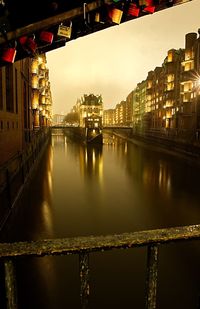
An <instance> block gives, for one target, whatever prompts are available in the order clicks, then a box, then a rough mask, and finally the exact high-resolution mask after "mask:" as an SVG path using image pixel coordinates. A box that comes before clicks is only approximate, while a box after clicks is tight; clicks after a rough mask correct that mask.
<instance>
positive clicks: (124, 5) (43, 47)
mask: <svg viewBox="0 0 200 309" xmlns="http://www.w3.org/2000/svg"><path fill="white" fill-rule="evenodd" d="M189 1H192V0H134V1H125V0H97V1H92V0H88V1H85V2H83V1H80V0H76V1H74V0H69V1H62V0H58V1H51V0H44V1H39V0H35V1H31V2H27V1H23V0H18V1H15V0H1V1H0V66H4V65H6V64H7V63H11V62H12V63H13V62H15V61H17V60H20V59H23V58H25V57H33V56H34V55H36V54H37V55H39V54H42V53H46V52H48V51H51V50H54V49H56V48H60V47H62V46H65V44H66V43H68V42H69V41H70V40H74V39H77V38H79V37H82V36H86V35H89V34H91V33H94V32H97V31H100V30H103V29H106V28H108V27H111V26H116V25H119V24H120V23H124V22H127V21H130V20H136V19H138V18H140V17H143V16H146V15H148V14H153V13H156V12H158V11H161V10H165V9H169V8H170V7H172V6H175V5H181V4H184V3H186V2H189Z"/></svg>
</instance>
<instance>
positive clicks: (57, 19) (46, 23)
mask: <svg viewBox="0 0 200 309" xmlns="http://www.w3.org/2000/svg"><path fill="white" fill-rule="evenodd" d="M102 2H103V1H102V0H97V1H94V2H91V3H88V4H87V12H90V11H93V10H96V9H98V8H100V7H101V6H102ZM81 15H83V6H81V7H78V8H75V9H72V10H70V11H67V12H64V13H60V14H58V15H55V16H52V17H49V18H46V19H44V20H41V21H38V22H35V23H33V24H29V25H27V26H25V27H21V28H18V29H16V30H14V31H10V32H8V33H7V39H8V41H10V40H15V39H17V38H19V37H21V36H24V35H29V34H33V33H35V32H37V31H39V30H41V29H45V28H49V27H52V26H55V25H59V24H60V23H62V22H64V21H67V20H72V19H73V18H75V17H78V16H81ZM5 42H6V40H5V38H4V37H3V36H1V37H0V44H3V43H5Z"/></svg>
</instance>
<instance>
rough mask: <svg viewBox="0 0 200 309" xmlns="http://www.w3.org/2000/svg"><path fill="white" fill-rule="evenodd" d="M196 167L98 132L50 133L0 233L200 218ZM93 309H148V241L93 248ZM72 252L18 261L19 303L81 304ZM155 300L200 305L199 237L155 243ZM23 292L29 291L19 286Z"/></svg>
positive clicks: (128, 227) (124, 227) (114, 229)
mask: <svg viewBox="0 0 200 309" xmlns="http://www.w3.org/2000/svg"><path fill="white" fill-rule="evenodd" d="M199 172H200V171H199V169H198V168H196V167H194V166H192V165H191V164H190V163H187V162H184V161H183V160H182V159H180V158H178V157H172V156H169V155H167V154H163V153H161V152H158V151H152V150H149V149H147V148H143V147H141V146H138V145H135V144H133V143H130V142H127V141H125V140H123V139H121V138H119V137H116V136H111V135H104V144H103V146H99V147H97V146H96V147H86V146H84V145H81V144H79V143H77V142H74V141H72V140H70V139H69V138H68V137H67V136H64V135H62V134H61V131H59V130H58V131H54V134H53V135H52V141H51V144H50V145H49V147H48V149H47V151H46V152H45V155H44V158H43V160H42V162H41V164H40V167H39V170H38V171H37V173H36V175H35V177H34V180H33V182H32V183H31V185H30V187H29V188H28V190H27V191H26V193H25V195H24V197H23V199H22V200H21V201H20V202H19V205H18V207H17V211H16V213H15V216H12V217H11V218H10V222H11V223H12V228H11V229H10V230H9V229H8V230H5V231H4V235H3V239H4V240H7V241H8V240H9V241H16V240H37V239H42V238H58V237H74V236H86V235H107V234H115V233H123V232H134V231H139V230H148V229H155V228H162V227H171V226H182V225H187V224H198V223H200V183H199V175H200V173H199ZM90 268H91V270H90V277H91V309H100V308H101V309H103V308H105V309H108V308H128V309H129V308H136V309H142V308H144V286H145V269H146V249H145V248H136V249H129V250H113V251H108V252H104V253H92V254H90ZM78 273H79V269H78V256H76V255H73V256H67V257H64V256H63V257H43V258H31V259H29V260H28V261H27V260H26V259H22V260H20V261H19V262H18V263H17V276H18V279H19V286H18V291H19V302H20V307H19V308H20V309H29V308H30V309H40V308H42V309H46V308H48V309H63V308H70V309H76V308H77V309H78V308H79V277H78V276H79V274H78ZM158 279H159V285H158V308H159V309H169V308H170V309H179V308H180V309H193V308H194V309H199V308H200V299H199V298H200V242H199V241H192V242H187V243H186V244H183V243H180V244H171V245H167V246H161V249H160V261H159V278H158ZM24 291H25V292H24Z"/></svg>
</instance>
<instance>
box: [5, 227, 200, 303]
mask: <svg viewBox="0 0 200 309" xmlns="http://www.w3.org/2000/svg"><path fill="white" fill-rule="evenodd" d="M194 239H196V240H200V225H190V226H182V227H173V228H165V229H156V230H147V231H141V232H134V233H123V234H119V235H108V236H88V237H76V238H63V239H47V240H38V241H25V242H16V243H0V260H1V262H3V263H4V269H5V290H6V295H5V296H6V299H7V308H9V309H17V284H16V282H17V280H16V279H17V278H16V277H15V269H14V259H15V260H16V259H18V258H20V257H33V256H34V257H43V256H50V255H51V256H53V255H68V254H78V255H79V277H80V304H81V308H82V309H86V308H89V294H90V292H89V291H90V282H89V272H90V268H89V254H91V253H92V252H98V251H106V250H113V249H130V248H134V247H139V246H142V247H147V251H148V254H147V268H146V287H145V295H144V297H145V309H156V308H157V307H156V302H157V277H158V261H159V246H160V245H161V244H167V243H170V242H177V241H186V240H194Z"/></svg>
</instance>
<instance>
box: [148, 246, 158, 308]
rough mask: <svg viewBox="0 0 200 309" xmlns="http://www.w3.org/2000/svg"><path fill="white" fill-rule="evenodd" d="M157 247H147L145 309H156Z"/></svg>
mask: <svg viewBox="0 0 200 309" xmlns="http://www.w3.org/2000/svg"><path fill="white" fill-rule="evenodd" d="M157 277H158V245H155V244H154V245H150V246H148V253H147V278H146V294H145V309H156V295H157Z"/></svg>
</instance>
